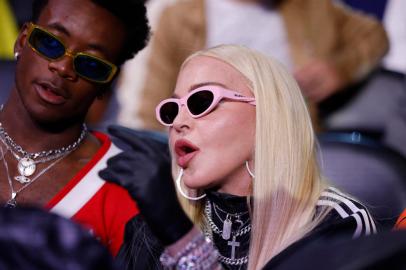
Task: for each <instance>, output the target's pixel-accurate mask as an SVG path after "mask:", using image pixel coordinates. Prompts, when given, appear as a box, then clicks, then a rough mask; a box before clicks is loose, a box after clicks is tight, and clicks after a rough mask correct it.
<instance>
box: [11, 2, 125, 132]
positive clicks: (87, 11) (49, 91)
mask: <svg viewBox="0 0 406 270" xmlns="http://www.w3.org/2000/svg"><path fill="white" fill-rule="evenodd" d="M35 23H36V24H37V25H38V26H40V27H42V28H44V29H46V30H48V31H49V32H51V33H53V34H54V35H55V36H57V37H58V38H59V39H60V40H61V41H62V42H63V43H64V44H65V46H66V48H67V49H68V50H69V51H71V52H73V53H74V54H75V53H77V52H84V53H87V54H91V55H94V56H97V57H99V58H102V59H105V60H107V61H109V62H112V63H115V62H116V60H117V57H118V55H119V53H120V50H121V48H122V46H123V44H124V40H125V31H124V26H123V25H122V23H121V22H120V21H119V20H118V19H117V18H116V17H114V15H112V14H111V13H109V12H108V11H107V10H105V9H103V8H102V7H100V6H98V5H96V4H94V3H92V2H91V1H90V0H69V1H65V0H49V3H48V4H47V6H46V7H45V8H44V9H43V11H42V12H41V15H40V17H39V19H38V21H37V22H35ZM27 26H28V25H26V26H25V27H23V29H22V31H21V33H20V35H19V38H18V40H17V42H16V51H17V52H19V54H20V56H19V60H18V63H17V68H16V86H17V91H18V94H19V96H20V99H21V101H22V103H23V105H24V107H25V108H26V110H27V111H28V113H29V115H30V116H31V117H32V118H33V119H34V120H36V121H38V122H39V123H43V124H51V123H53V122H59V123H60V121H64V120H69V121H71V120H72V119H83V117H84V115H85V114H86V112H87V110H88V108H89V107H90V105H91V104H92V102H93V100H94V99H95V98H96V97H97V95H98V94H100V92H101V91H102V90H103V89H104V88H107V87H109V86H108V85H107V84H98V83H94V82H91V81H88V80H86V79H84V78H82V77H80V76H78V74H76V72H75V70H74V68H73V58H72V57H71V56H67V55H65V56H64V57H62V58H61V59H58V60H56V61H50V60H47V59H45V58H44V57H42V56H41V55H39V54H37V53H36V52H34V51H33V50H32V49H31V47H30V46H29V45H28V43H27V37H28V36H27V34H28V31H27V30H28V28H27Z"/></svg>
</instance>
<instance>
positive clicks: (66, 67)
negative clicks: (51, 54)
mask: <svg viewBox="0 0 406 270" xmlns="http://www.w3.org/2000/svg"><path fill="white" fill-rule="evenodd" d="M49 69H50V70H51V71H53V72H57V73H58V75H59V76H61V77H62V78H64V79H67V80H70V81H75V80H76V79H77V78H78V75H77V74H76V72H75V70H74V68H73V56H72V54H70V53H66V54H65V55H64V56H63V57H61V58H60V59H57V60H54V61H50V62H49Z"/></svg>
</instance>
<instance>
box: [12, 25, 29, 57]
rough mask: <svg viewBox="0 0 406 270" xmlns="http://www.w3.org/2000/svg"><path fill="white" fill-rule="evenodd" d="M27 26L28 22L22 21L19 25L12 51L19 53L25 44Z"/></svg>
mask: <svg viewBox="0 0 406 270" xmlns="http://www.w3.org/2000/svg"><path fill="white" fill-rule="evenodd" d="M28 26H29V23H24V25H23V26H22V27H21V29H20V32H19V33H18V36H17V40H16V42H15V43H14V53H18V54H20V53H21V51H22V50H23V48H24V46H25V44H26V43H27V36H28Z"/></svg>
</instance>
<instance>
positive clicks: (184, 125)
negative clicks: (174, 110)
mask: <svg viewBox="0 0 406 270" xmlns="http://www.w3.org/2000/svg"><path fill="white" fill-rule="evenodd" d="M193 120H194V119H193V117H192V116H191V115H190V114H189V112H188V111H187V109H186V106H185V105H182V106H180V107H179V113H178V115H177V116H176V117H175V119H174V120H173V128H174V129H175V131H176V132H179V133H181V132H185V131H186V130H188V129H190V128H191V126H192V122H193Z"/></svg>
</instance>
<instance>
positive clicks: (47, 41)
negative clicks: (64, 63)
mask: <svg viewBox="0 0 406 270" xmlns="http://www.w3.org/2000/svg"><path fill="white" fill-rule="evenodd" d="M28 41H29V42H30V44H31V46H32V47H34V48H35V49H36V50H37V51H38V52H39V53H41V54H43V55H44V56H45V57H48V58H51V59H57V58H59V57H61V56H62V55H64V54H65V47H64V46H63V44H62V43H61V42H60V41H59V40H57V39H56V38H54V37H53V36H51V35H50V34H48V33H47V32H45V31H42V30H41V29H38V28H35V29H34V30H33V31H32V32H31V35H30V38H29V40H28Z"/></svg>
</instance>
